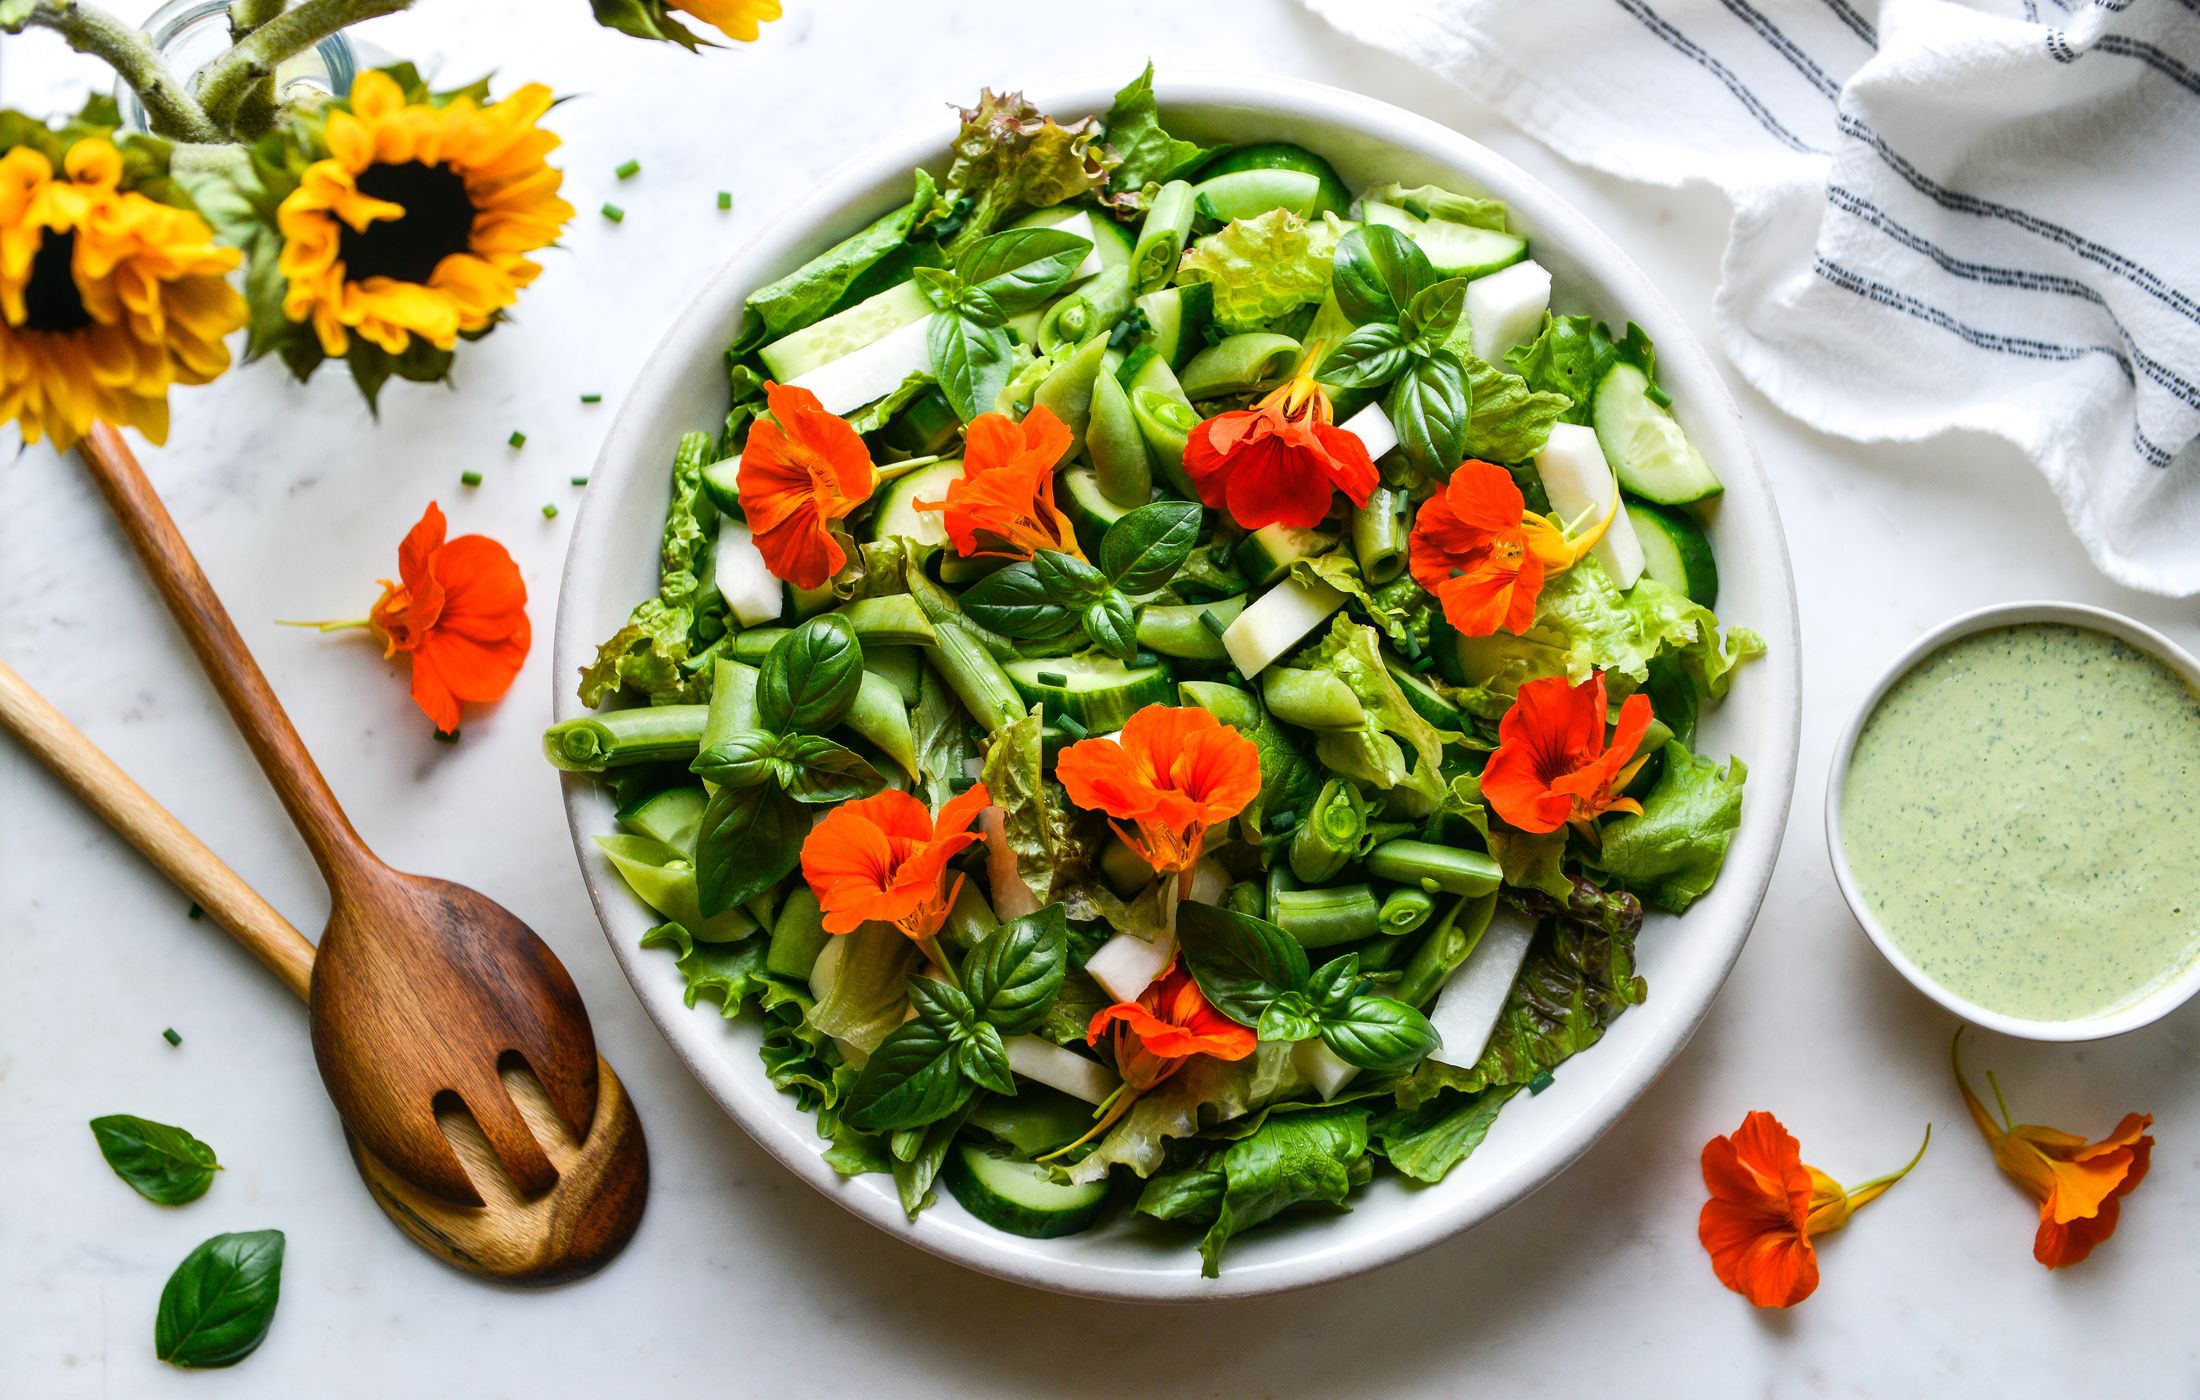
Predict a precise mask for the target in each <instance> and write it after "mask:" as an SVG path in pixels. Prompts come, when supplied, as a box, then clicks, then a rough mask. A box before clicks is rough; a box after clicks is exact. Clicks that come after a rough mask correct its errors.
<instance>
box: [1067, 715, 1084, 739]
mask: <svg viewBox="0 0 2200 1400" xmlns="http://www.w3.org/2000/svg"><path fill="white" fill-rule="evenodd" d="M1060 728H1061V730H1062V732H1063V733H1064V734H1067V735H1069V737H1070V738H1072V739H1084V738H1089V737H1091V734H1092V731H1091V730H1089V729H1087V728H1085V726H1083V725H1081V724H1079V723H1078V722H1077V721H1076V720H1074V719H1071V718H1070V717H1069V716H1068V715H1064V716H1062V718H1061V721H1060Z"/></svg>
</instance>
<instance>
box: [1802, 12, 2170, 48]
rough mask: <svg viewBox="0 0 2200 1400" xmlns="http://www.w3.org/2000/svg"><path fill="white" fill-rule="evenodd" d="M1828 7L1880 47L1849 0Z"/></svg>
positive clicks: (1876, 34) (1858, 34)
mask: <svg viewBox="0 0 2200 1400" xmlns="http://www.w3.org/2000/svg"><path fill="white" fill-rule="evenodd" d="M2195 3H2200V0H2195ZM1826 8H1827V9H1829V10H1831V11H1833V15H1834V18H1836V19H1838V20H1840V21H1841V22H1842V23H1843V24H1845V25H1847V26H1848V27H1849V32H1850V33H1852V34H1854V35H1855V36H1856V37H1857V38H1859V39H1862V40H1863V41H1864V42H1865V43H1867V44H1869V45H1871V46H1872V47H1873V48H1875V49H1876V48H1878V47H1879V31H1878V30H1876V29H1874V28H1872V22H1871V21H1870V20H1868V19H1866V18H1864V16H1863V15H1862V14H1861V13H1860V12H1858V10H1857V8H1856V6H1854V5H1851V4H1850V3H1849V0H1826Z"/></svg>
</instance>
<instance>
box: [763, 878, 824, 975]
mask: <svg viewBox="0 0 2200 1400" xmlns="http://www.w3.org/2000/svg"><path fill="white" fill-rule="evenodd" d="M771 929H772V937H771V942H770V943H769V944H768V945H767V946H766V948H765V952H764V970H765V971H766V972H775V973H777V974H779V975H780V976H781V977H793V978H797V979H801V980H805V981H806V980H808V978H809V975H810V969H811V968H812V967H814V966H816V965H817V955H818V954H819V953H822V952H824V951H825V945H826V944H827V943H830V942H831V941H832V938H833V936H832V935H831V934H829V933H827V932H826V931H825V911H824V910H823V909H822V908H820V907H819V905H818V902H817V896H816V895H815V894H813V893H811V891H810V887H809V886H808V885H806V884H803V883H801V882H800V881H797V882H796V883H795V887H794V888H793V889H792V890H789V891H788V892H787V902H786V903H785V904H783V905H781V906H780V909H779V917H778V918H777V919H775V920H773V921H772V926H771Z"/></svg>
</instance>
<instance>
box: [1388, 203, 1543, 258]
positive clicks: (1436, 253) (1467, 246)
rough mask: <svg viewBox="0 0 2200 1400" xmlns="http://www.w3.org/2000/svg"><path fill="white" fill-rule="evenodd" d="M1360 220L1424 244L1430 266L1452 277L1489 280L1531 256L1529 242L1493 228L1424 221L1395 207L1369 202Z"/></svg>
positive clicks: (1393, 205) (1431, 220)
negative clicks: (1386, 226) (1383, 226)
mask: <svg viewBox="0 0 2200 1400" xmlns="http://www.w3.org/2000/svg"><path fill="white" fill-rule="evenodd" d="M1360 217H1361V219H1363V220H1364V221H1366V222H1368V223H1371V224H1387V225H1389V226H1390V227H1392V228H1394V229H1397V230H1398V231H1399V232H1400V233H1403V234H1405V235H1406V236H1407V237H1408V238H1411V239H1412V240H1413V241H1414V242H1415V243H1418V244H1420V245H1421V251H1422V252H1424V253H1426V254H1428V260H1429V265H1430V266H1432V267H1434V268H1435V269H1436V270H1437V271H1438V272H1442V273H1446V274H1448V275H1450V276H1453V277H1486V276H1488V275H1489V274H1490V273H1492V272H1495V271H1497V270H1498V269H1499V268H1505V267H1511V266H1512V265H1513V264H1514V263H1516V262H1519V261H1520V260H1521V259H1522V258H1524V257H1526V256H1528V240H1527V239H1525V238H1522V237H1520V236H1519V235H1518V234H1512V233H1500V232H1498V231H1497V230H1496V229H1493V228H1476V227H1475V226H1474V225H1472V224H1455V223H1451V222H1448V221H1447V220H1444V219H1422V218H1416V217H1415V216H1414V215H1412V214H1409V213H1407V212H1406V211H1405V210H1403V209H1400V208H1399V207H1398V206H1397V205H1395V204H1384V203H1382V202H1381V201H1379V200H1372V199H1371V200H1368V201H1367V202H1366V203H1365V204H1364V205H1362V206H1361V209H1360Z"/></svg>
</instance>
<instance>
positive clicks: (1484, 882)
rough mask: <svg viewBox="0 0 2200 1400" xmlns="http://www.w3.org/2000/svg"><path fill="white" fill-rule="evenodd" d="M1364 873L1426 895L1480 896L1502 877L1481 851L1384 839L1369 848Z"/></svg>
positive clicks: (1489, 858)
mask: <svg viewBox="0 0 2200 1400" xmlns="http://www.w3.org/2000/svg"><path fill="white" fill-rule="evenodd" d="M1367 873H1368V874H1370V875H1372V876H1374V877H1375V878H1376V879H1378V880H1389V881H1392V882H1393V883H1396V884H1400V885H1413V886H1417V887H1419V888H1421V889H1424V890H1427V891H1428V892H1429V893H1430V894H1435V893H1437V892H1439V891H1441V892H1443V893H1445V894H1466V895H1484V894H1489V893H1491V892H1492V891H1494V890H1495V889H1496V888H1497V887H1498V885H1499V884H1500V883H1501V882H1502V880H1503V876H1502V874H1501V873H1500V872H1499V870H1498V868H1497V861H1496V859H1495V858H1494V857H1492V856H1489V855H1486V854H1484V853H1483V852H1481V851H1462V850H1460V849H1458V848H1457V847H1453V846H1438V845H1434V844H1432V843H1430V842H1427V841H1413V840H1394V841H1385V842H1383V843H1382V844H1381V845H1379V846H1377V847H1376V848H1375V849H1374V850H1372V851H1369V852H1368V853H1367Z"/></svg>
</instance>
